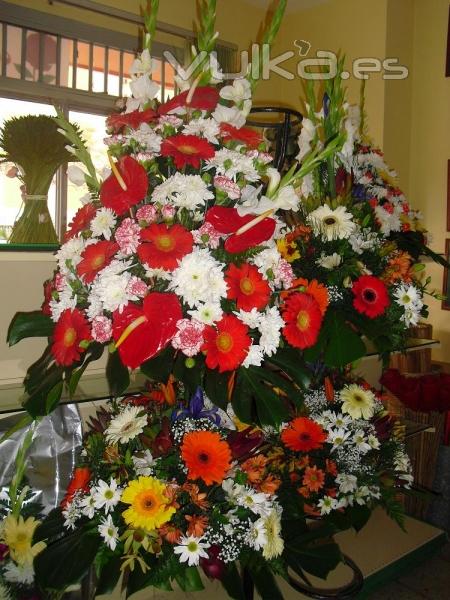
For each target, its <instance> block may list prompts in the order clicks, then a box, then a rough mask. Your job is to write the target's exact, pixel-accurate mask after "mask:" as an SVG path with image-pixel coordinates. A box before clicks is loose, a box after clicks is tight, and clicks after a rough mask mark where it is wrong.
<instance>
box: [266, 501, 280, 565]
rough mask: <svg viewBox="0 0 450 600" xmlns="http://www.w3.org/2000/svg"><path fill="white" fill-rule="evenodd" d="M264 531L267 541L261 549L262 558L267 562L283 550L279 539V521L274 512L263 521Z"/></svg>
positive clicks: (278, 516) (277, 515)
mask: <svg viewBox="0 0 450 600" xmlns="http://www.w3.org/2000/svg"><path fill="white" fill-rule="evenodd" d="M264 529H265V533H266V539H267V541H266V543H265V545H264V547H263V556H264V558H266V559H267V560H270V559H271V558H275V557H277V556H280V554H282V552H283V550H284V542H283V538H282V537H281V520H280V515H279V514H278V512H277V511H276V510H273V511H272V512H271V513H270V514H269V516H268V517H266V518H265V519H264Z"/></svg>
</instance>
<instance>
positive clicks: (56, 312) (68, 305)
mask: <svg viewBox="0 0 450 600" xmlns="http://www.w3.org/2000/svg"><path fill="white" fill-rule="evenodd" d="M49 305H50V312H51V317H52V321H54V322H55V323H57V322H58V321H59V317H60V316H61V313H62V312H63V311H65V310H66V309H74V308H76V306H77V296H74V293H73V290H72V288H71V287H70V286H69V285H67V286H65V287H64V290H62V291H61V292H58V300H53V299H52V300H50V303H49Z"/></svg>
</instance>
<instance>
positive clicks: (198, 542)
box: [173, 535, 210, 567]
mask: <svg viewBox="0 0 450 600" xmlns="http://www.w3.org/2000/svg"><path fill="white" fill-rule="evenodd" d="M209 547H210V544H208V543H207V542H204V541H203V538H201V537H200V538H199V537H194V536H193V535H190V536H183V537H182V538H181V539H180V544H179V545H178V546H175V548H174V549H173V551H174V553H175V554H179V555H180V557H179V560H180V562H182V563H184V562H187V563H188V565H189V566H190V567H194V566H197V565H198V564H199V562H200V558H201V557H202V558H208V553H207V552H206V549H207V548H209Z"/></svg>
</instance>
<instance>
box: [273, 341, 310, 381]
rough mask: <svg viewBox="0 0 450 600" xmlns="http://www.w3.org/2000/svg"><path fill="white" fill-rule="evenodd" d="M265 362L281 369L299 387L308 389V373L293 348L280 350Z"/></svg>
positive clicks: (300, 357) (299, 355)
mask: <svg viewBox="0 0 450 600" xmlns="http://www.w3.org/2000/svg"><path fill="white" fill-rule="evenodd" d="M267 362H268V363H270V364H273V365H276V366H277V367H279V368H280V369H282V370H283V371H284V372H285V373H287V374H288V375H289V377H291V378H292V380H293V381H295V383H296V384H297V385H298V386H299V387H301V388H303V389H308V387H309V385H310V383H311V376H310V372H309V371H308V369H307V368H306V366H305V363H304V360H303V357H302V355H301V354H300V352H299V351H298V350H296V349H295V348H280V349H279V350H278V352H277V353H276V354H275V356H271V357H270V358H269V359H268V361H267Z"/></svg>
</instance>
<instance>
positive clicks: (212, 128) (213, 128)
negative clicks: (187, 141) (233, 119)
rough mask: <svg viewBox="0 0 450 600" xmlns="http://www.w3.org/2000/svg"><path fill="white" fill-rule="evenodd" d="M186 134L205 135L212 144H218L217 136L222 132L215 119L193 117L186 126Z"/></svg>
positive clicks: (184, 130) (184, 129)
mask: <svg viewBox="0 0 450 600" xmlns="http://www.w3.org/2000/svg"><path fill="white" fill-rule="evenodd" d="M183 133H184V134H185V135H197V136H201V137H204V138H205V139H206V140H208V142H210V143H211V144H218V143H219V140H218V139H217V136H218V135H219V133H220V127H219V125H218V123H217V121H215V120H214V119H203V118H199V119H193V120H192V121H189V123H187V124H186V125H185V126H184V128H183Z"/></svg>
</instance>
